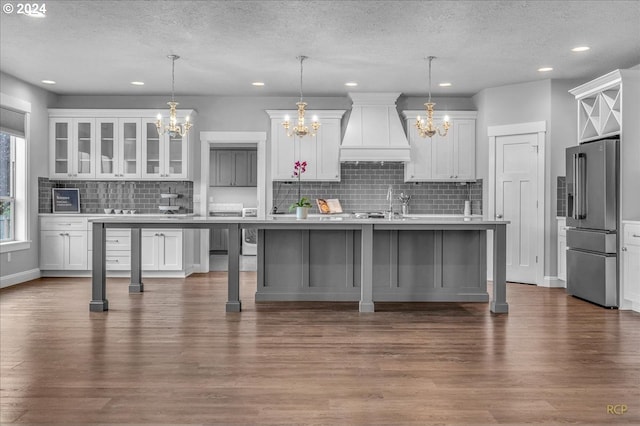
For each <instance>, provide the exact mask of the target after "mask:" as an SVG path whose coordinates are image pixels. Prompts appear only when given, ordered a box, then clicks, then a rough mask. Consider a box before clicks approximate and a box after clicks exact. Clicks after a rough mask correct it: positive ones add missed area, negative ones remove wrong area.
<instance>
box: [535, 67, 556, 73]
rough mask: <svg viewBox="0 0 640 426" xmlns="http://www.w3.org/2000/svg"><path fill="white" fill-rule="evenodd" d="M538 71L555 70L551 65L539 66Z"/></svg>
mask: <svg viewBox="0 0 640 426" xmlns="http://www.w3.org/2000/svg"><path fill="white" fill-rule="evenodd" d="M538 71H540V72H548V71H553V68H551V67H544V68H538Z"/></svg>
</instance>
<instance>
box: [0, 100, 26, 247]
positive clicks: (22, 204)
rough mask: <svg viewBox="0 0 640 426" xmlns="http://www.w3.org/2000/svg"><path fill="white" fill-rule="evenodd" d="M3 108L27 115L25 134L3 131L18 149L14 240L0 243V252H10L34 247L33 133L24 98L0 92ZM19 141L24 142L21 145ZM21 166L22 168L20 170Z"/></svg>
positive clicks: (15, 181)
mask: <svg viewBox="0 0 640 426" xmlns="http://www.w3.org/2000/svg"><path fill="white" fill-rule="evenodd" d="M0 106H2V108H6V109H10V110H13V111H16V112H19V113H21V114H24V135H18V134H16V133H15V132H11V131H10V130H9V131H7V130H6V129H2V130H3V131H4V133H9V134H10V135H11V136H12V137H15V139H14V141H15V149H14V150H13V155H12V159H15V167H14V171H13V182H12V185H14V187H13V195H14V200H15V201H14V205H13V207H14V208H13V209H12V219H13V220H12V226H13V240H11V241H9V240H7V241H3V242H0V253H10V252H14V251H18V250H28V249H30V248H31V238H30V233H31V220H30V218H31V215H32V212H31V210H30V202H29V198H30V195H29V188H30V187H31V181H30V180H31V177H30V175H29V140H30V133H31V126H30V124H31V103H29V102H27V101H24V100H22V99H19V98H16V97H13V96H9V95H7V94H5V93H0ZM17 139H20V140H21V143H18V141H17ZM19 167H20V168H21V169H22V170H20V169H19Z"/></svg>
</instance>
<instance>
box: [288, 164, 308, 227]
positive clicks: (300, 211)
mask: <svg viewBox="0 0 640 426" xmlns="http://www.w3.org/2000/svg"><path fill="white" fill-rule="evenodd" d="M306 171H307V162H306V161H302V162H300V161H296V162H295V163H294V165H293V176H295V177H296V178H297V179H298V201H296V202H295V203H293V204H291V206H289V211H293V210H295V211H296V219H306V218H307V215H308V214H309V209H310V208H311V203H310V202H309V199H308V198H307V197H301V196H300V177H301V176H302V174H303V173H304V172H306Z"/></svg>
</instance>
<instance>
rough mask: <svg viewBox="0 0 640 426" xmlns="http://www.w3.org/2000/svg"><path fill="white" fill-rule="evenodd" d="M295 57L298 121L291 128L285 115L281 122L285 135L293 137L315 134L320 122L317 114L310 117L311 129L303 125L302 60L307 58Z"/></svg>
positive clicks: (305, 104) (304, 104)
mask: <svg viewBox="0 0 640 426" xmlns="http://www.w3.org/2000/svg"><path fill="white" fill-rule="evenodd" d="M296 59H299V60H300V102H298V103H297V104H296V105H297V106H298V123H297V124H296V125H295V126H293V128H291V122H290V121H289V116H288V115H285V117H284V121H283V122H282V126H283V127H284V128H285V130H286V132H287V136H289V137H293V136H298V137H303V136H307V135H309V136H315V135H316V134H317V133H318V129H319V128H320V122H319V121H318V117H317V116H315V115H314V116H313V117H312V121H311V130H309V128H308V127H307V126H306V125H305V122H304V113H305V111H304V109H305V107H306V106H307V103H306V102H303V100H302V62H304V60H305V59H307V57H306V56H297V57H296Z"/></svg>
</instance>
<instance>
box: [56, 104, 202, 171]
mask: <svg viewBox="0 0 640 426" xmlns="http://www.w3.org/2000/svg"><path fill="white" fill-rule="evenodd" d="M181 112H182V111H181ZM156 113H157V111H155V110H71V109H64V110H62V109H50V110H49V123H50V137H51V145H50V169H49V177H50V178H51V179H129V180H132V179H149V180H167V179H173V180H185V179H189V178H190V173H189V155H190V150H189V138H188V135H185V136H184V137H171V136H169V135H168V134H166V133H165V134H163V135H159V134H158V130H157V128H156V125H155V123H156V119H155V118H151V117H153V116H155V114H156ZM183 113H184V114H185V115H186V114H189V115H192V114H193V113H194V111H193V110H185V111H184V112H183ZM183 119H184V117H179V120H183ZM165 121H166V119H165ZM192 131H193V130H192Z"/></svg>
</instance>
